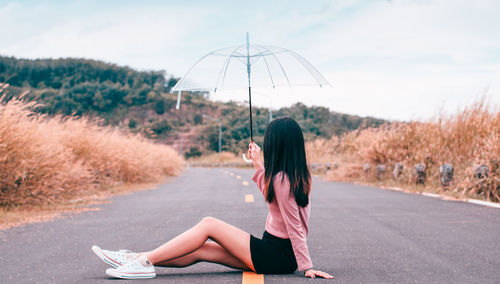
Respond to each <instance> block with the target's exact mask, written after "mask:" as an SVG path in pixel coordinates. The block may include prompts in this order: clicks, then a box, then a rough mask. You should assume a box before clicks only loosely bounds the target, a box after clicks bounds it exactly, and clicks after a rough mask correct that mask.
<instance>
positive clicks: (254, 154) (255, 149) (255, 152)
mask: <svg viewBox="0 0 500 284" xmlns="http://www.w3.org/2000/svg"><path fill="white" fill-rule="evenodd" d="M248 156H249V157H250V159H252V163H253V167H254V168H255V170H256V171H255V174H254V175H253V178H252V180H253V181H254V182H255V183H256V184H257V187H258V188H259V190H260V192H264V185H265V176H264V166H262V163H261V162H260V148H259V146H257V144H255V142H252V143H250V145H248Z"/></svg>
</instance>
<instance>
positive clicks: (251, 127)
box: [248, 86, 253, 142]
mask: <svg viewBox="0 0 500 284" xmlns="http://www.w3.org/2000/svg"><path fill="white" fill-rule="evenodd" d="M248 104H249V105H250V139H251V141H252V142H253V123H252V87H250V86H248Z"/></svg>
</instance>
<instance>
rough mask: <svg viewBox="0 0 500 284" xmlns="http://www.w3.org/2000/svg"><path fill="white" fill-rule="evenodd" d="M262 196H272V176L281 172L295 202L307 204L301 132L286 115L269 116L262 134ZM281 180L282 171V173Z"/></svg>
mask: <svg viewBox="0 0 500 284" xmlns="http://www.w3.org/2000/svg"><path fill="white" fill-rule="evenodd" d="M264 168H265V196H266V200H267V202H269V203H271V202H272V201H273V199H274V197H275V193H274V187H273V183H274V179H275V177H276V174H278V173H279V172H283V173H285V174H286V175H287V176H288V179H289V182H290V194H293V195H294V196H295V201H296V202H297V205H299V206H301V207H305V206H306V205H307V204H309V192H310V191H311V174H310V173H309V168H308V167H307V161H306V150H305V146H304V135H303V134H302V129H300V126H299V124H298V123H297V122H296V121H295V120H293V119H292V118H289V117H282V118H277V119H275V120H273V121H272V122H271V123H269V125H268V126H267V128H266V132H265V134H264ZM282 178H283V179H282V181H281V182H283V180H284V178H285V175H282Z"/></svg>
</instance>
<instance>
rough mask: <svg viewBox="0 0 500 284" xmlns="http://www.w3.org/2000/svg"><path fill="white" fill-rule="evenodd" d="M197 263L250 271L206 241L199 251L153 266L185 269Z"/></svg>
mask: <svg viewBox="0 0 500 284" xmlns="http://www.w3.org/2000/svg"><path fill="white" fill-rule="evenodd" d="M198 262H212V263H218V264H223V265H225V266H228V267H231V268H236V269H241V270H250V268H248V267H247V266H246V265H245V264H244V263H243V262H241V261H240V260H239V259H237V258H236V257H234V256H233V255H232V254H230V253H229V252H228V251H227V250H226V249H225V248H223V247H221V246H220V245H219V244H217V243H214V242H209V241H207V242H206V243H205V244H204V245H203V246H202V247H201V248H200V249H198V250H196V251H195V252H193V253H190V254H188V255H185V256H181V257H178V258H176V259H172V260H167V261H163V262H160V263H157V264H155V266H163V267H187V266H190V265H193V264H195V263H198Z"/></svg>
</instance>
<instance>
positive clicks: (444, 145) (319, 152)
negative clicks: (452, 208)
mask: <svg viewBox="0 0 500 284" xmlns="http://www.w3.org/2000/svg"><path fill="white" fill-rule="evenodd" d="M307 147H308V155H309V158H310V160H311V162H312V163H318V164H321V166H320V167H328V168H329V171H328V174H327V177H328V178H329V179H331V180H337V181H350V182H352V181H355V182H363V183H371V184H377V185H386V186H397V187H403V188H405V189H407V190H410V191H430V192H435V193H446V194H449V195H452V196H454V197H457V198H480V199H485V200H490V201H496V202H499V201H500V197H499V194H500V169H499V162H500V110H499V109H498V108H491V107H490V106H489V105H488V103H487V101H486V100H485V99H483V100H481V101H479V102H477V103H475V104H473V105H472V106H469V107H466V108H464V109H462V110H460V111H458V112H457V113H455V114H452V115H441V116H438V117H437V118H435V119H433V120H430V121H427V122H409V123H396V122H393V123H391V124H386V125H383V126H381V127H378V128H366V129H362V130H356V131H352V132H349V133H347V134H344V135H342V136H333V137H332V138H330V139H318V140H315V141H312V142H310V143H308V146H307ZM396 163H400V164H401V165H402V166H403V167H402V170H401V171H400V175H399V174H398V173H397V172H398V171H397V170H396V175H395V174H394V168H395V165H396ZM417 164H421V165H423V166H424V175H425V182H423V183H422V182H420V183H419V184H417V181H418V178H417V173H416V170H415V165H417ZM443 164H449V165H451V166H453V178H452V179H451V182H450V183H449V184H443V183H442V182H441V180H440V178H441V175H440V166H441V165H443ZM325 165H327V166H325ZM398 175H399V176H398Z"/></svg>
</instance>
